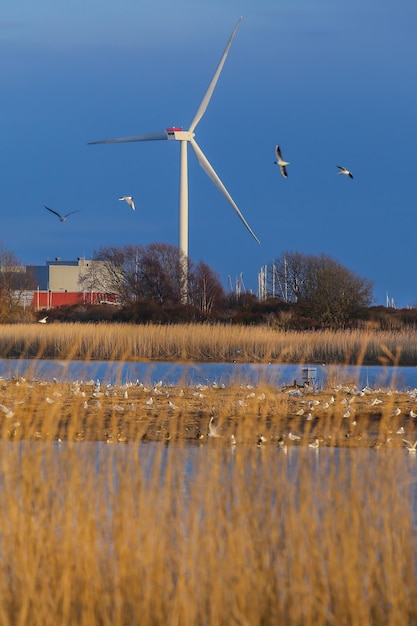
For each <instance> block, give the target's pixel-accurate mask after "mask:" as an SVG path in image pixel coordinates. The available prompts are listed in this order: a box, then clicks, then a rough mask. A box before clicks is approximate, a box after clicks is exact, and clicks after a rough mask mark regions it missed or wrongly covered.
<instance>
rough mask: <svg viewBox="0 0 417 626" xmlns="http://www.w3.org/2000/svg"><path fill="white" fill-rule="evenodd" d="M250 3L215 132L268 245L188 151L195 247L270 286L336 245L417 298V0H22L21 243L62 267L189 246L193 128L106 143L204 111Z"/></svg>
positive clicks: (403, 298) (395, 289) (381, 298)
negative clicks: (291, 266) (181, 199)
mask: <svg viewBox="0 0 417 626" xmlns="http://www.w3.org/2000/svg"><path fill="white" fill-rule="evenodd" d="M240 16H243V20H242V22H241V24H240V26H239V29H238V31H237V34H236V37H235V39H234V41H233V44H232V47H231V49H230V53H229V56H228V58H227V60H226V63H225V66H224V68H223V72H222V74H221V76H220V79H219V82H218V83H217V87H216V90H215V92H214V95H213V97H212V99H211V102H210V104H209V106H208V109H207V111H206V114H205V116H204V117H203V119H202V120H201V122H200V123H199V125H198V127H197V130H196V139H197V141H198V143H199V145H200V147H201V148H202V150H203V151H204V153H205V155H206V156H207V158H208V159H209V161H210V162H211V164H212V165H213V167H214V168H215V170H216V171H217V173H218V174H219V176H220V178H221V179H222V181H223V183H224V184H225V185H226V187H227V189H228V190H229V192H230V193H231V195H232V197H233V198H234V200H235V201H236V203H237V204H238V206H239V208H240V210H241V211H242V213H243V214H244V216H245V218H246V219H247V221H248V222H249V224H250V226H251V227H252V229H253V230H254V231H255V233H256V235H257V236H258V237H259V239H260V240H261V244H260V245H259V244H257V243H256V242H255V241H254V240H253V239H252V237H251V236H250V234H249V233H248V232H247V230H246V229H245V228H244V226H243V224H242V223H241V222H240V220H239V219H238V217H237V216H236V214H235V213H234V211H233V209H232V208H231V207H230V205H229V204H228V203H227V201H226V200H225V199H224V197H223V196H222V195H221V194H220V192H219V191H218V189H217V188H216V187H214V185H213V184H212V182H211V181H210V180H209V179H208V177H207V176H206V174H205V173H204V172H203V170H202V169H201V168H200V166H199V165H198V163H197V161H196V159H195V157H194V154H193V153H192V151H191V150H189V254H190V257H191V258H192V259H193V260H194V261H196V262H198V261H200V260H203V261H204V262H206V263H208V264H209V265H210V266H211V267H212V268H213V269H214V270H215V271H216V272H217V273H218V274H219V276H220V278H221V280H222V282H223V284H224V286H225V287H227V285H228V277H229V276H230V277H231V279H232V281H233V282H234V280H235V278H236V277H238V276H240V275H242V277H243V281H244V285H245V287H246V289H252V290H253V291H255V292H256V291H257V277H258V271H259V269H260V267H261V266H263V265H265V264H269V263H271V261H272V260H273V259H274V258H276V257H279V256H280V255H281V254H282V253H283V252H284V251H292V252H302V253H305V254H321V253H325V254H327V255H329V256H331V257H332V258H334V259H336V260H337V261H339V262H340V263H342V264H343V265H344V266H346V267H348V268H349V269H350V270H352V271H353V272H355V273H357V274H359V275H360V276H363V277H365V278H367V279H369V280H371V281H374V284H375V288H374V295H375V304H385V301H386V294H387V292H388V295H389V297H390V298H394V300H395V302H396V305H397V306H398V307H402V306H408V305H410V304H412V303H415V302H416V301H417V280H416V278H417V277H416V270H415V261H414V249H415V241H416V236H415V224H416V215H415V214H416V206H415V205H416V196H417V192H416V189H415V187H416V184H415V183H416V175H415V161H416V154H415V145H416V139H417V122H416V110H417V81H416V80H415V76H416V71H415V70H416V65H417V37H416V23H417V4H416V2H415V0H402V2H401V3H399V2H397V0H381V1H380V2H378V3H375V0H351V1H350V2H349V3H348V4H346V3H344V2H341V1H335V0H317V2H314V3H313V2H311V0H258V2H256V3H255V2H253V1H249V0H243V1H241V2H238V1H237V0H228V1H227V2H224V0H211V1H210V2H207V0H204V1H203V0H183V1H170V0H104V1H103V0H101V1H100V2H99V1H98V0H83V1H81V0H72V2H71V3H60V2H56V0H37V2H36V3H34V2H33V0H19V1H18V2H16V0H4V2H3V4H2V12H1V16H0V54H1V58H2V65H1V70H0V75H1V83H0V84H1V102H2V151H1V155H0V167H1V178H2V185H1V186H0V219H1V229H0V241H1V242H2V244H3V246H4V247H5V248H6V249H7V250H10V251H12V252H14V253H15V254H16V255H17V256H18V258H19V259H20V260H21V261H22V263H25V264H31V263H34V264H44V263H45V261H46V260H47V259H54V258H55V257H61V258H62V259H75V258H77V257H79V256H86V257H89V256H91V255H92V253H93V252H94V250H97V249H98V248H99V247H100V246H106V245H109V246H110V245H112V246H124V245H125V244H135V243H138V244H143V245H147V244H149V243H151V242H154V241H158V242H166V243H170V244H174V245H177V244H178V179H179V144H178V142H154V143H150V142H146V143H134V144H120V145H109V146H87V142H89V141H95V140H100V139H106V138H112V137H121V136H126V135H135V134H140V133H146V132H152V131H159V130H164V129H165V128H167V127H168V126H173V125H178V126H183V127H184V128H187V127H188V125H189V124H190V122H191V120H192V118H193V117H194V114H195V112H196V110H197V108H198V105H199V104H200V101H201V98H202V97H203V95H204V92H205V90H206V88H207V86H208V84H209V82H210V80H211V77H212V75H213V73H214V71H215V69H216V66H217V63H218V61H219V59H220V57H221V55H222V53H223V50H224V47H225V45H226V43H227V40H228V38H229V36H230V34H231V32H232V30H233V28H234V26H235V24H236V22H237V20H238V19H239V17H240ZM277 143H278V144H280V146H281V148H282V151H283V154H284V157H285V158H286V159H287V160H288V161H290V163H291V165H290V166H289V167H288V179H284V178H283V177H282V176H281V175H280V173H279V170H278V168H277V167H276V166H275V165H274V160H275V155H274V148H275V145H276V144H277ZM337 165H344V166H346V167H347V168H349V169H350V170H351V171H352V172H353V174H354V177H355V178H354V179H353V180H350V179H349V178H347V177H345V176H338V175H337V171H338V170H337V168H336V166H337ZM122 195H133V196H134V197H135V201H136V207H137V209H136V212H135V213H133V212H132V211H131V210H130V209H129V207H128V206H127V205H126V204H125V203H122V202H119V201H118V198H119V196H122ZM44 204H46V205H48V206H50V207H51V208H53V209H55V210H57V211H59V212H61V213H67V212H69V211H74V210H78V211H79V213H77V214H75V215H73V216H71V217H70V218H69V219H68V221H67V222H65V223H61V222H59V221H58V219H56V218H55V216H53V215H51V214H50V213H48V212H47V211H46V210H45V209H44V208H43V205H44Z"/></svg>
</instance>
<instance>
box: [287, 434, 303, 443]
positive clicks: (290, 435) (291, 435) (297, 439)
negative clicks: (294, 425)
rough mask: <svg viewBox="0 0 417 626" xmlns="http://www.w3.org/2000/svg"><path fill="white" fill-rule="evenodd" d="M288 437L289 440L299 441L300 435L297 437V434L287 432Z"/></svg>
mask: <svg viewBox="0 0 417 626" xmlns="http://www.w3.org/2000/svg"><path fill="white" fill-rule="evenodd" d="M288 439H291V441H299V440H300V439H301V437H299V436H298V435H293V434H292V433H288Z"/></svg>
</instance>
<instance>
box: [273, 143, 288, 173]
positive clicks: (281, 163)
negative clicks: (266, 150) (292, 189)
mask: <svg viewBox="0 0 417 626" xmlns="http://www.w3.org/2000/svg"><path fill="white" fill-rule="evenodd" d="M275 154H276V157H277V160H276V161H274V163H275V165H278V167H279V169H280V171H281V174H282V175H283V177H284V178H288V174H287V169H286V166H287V165H289V164H290V163H289V161H284V159H283V158H282V154H281V150H280V147H279V146H275Z"/></svg>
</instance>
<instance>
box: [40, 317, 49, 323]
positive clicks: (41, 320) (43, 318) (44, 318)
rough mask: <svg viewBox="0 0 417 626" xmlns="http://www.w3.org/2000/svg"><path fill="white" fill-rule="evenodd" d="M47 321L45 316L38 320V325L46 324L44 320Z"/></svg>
mask: <svg viewBox="0 0 417 626" xmlns="http://www.w3.org/2000/svg"><path fill="white" fill-rule="evenodd" d="M47 319H48V316H47V315H45V317H42V318H41V319H40V320H38V323H39V324H46V320H47Z"/></svg>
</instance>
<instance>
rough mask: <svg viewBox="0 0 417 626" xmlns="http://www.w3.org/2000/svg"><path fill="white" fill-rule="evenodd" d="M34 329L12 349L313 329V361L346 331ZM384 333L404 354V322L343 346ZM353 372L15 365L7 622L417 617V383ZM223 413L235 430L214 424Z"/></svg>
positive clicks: (151, 625) (1, 540)
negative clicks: (128, 374) (52, 372)
mask: <svg viewBox="0 0 417 626" xmlns="http://www.w3.org/2000/svg"><path fill="white" fill-rule="evenodd" d="M26 328H27V335H26V336H25V335H24V333H23V332H22V330H23V329H22V327H6V328H4V331H5V332H4V333H2V337H1V341H2V342H3V343H2V345H3V350H6V352H7V353H8V354H9V356H10V352H11V351H12V350H16V349H17V347H18V346H19V349H20V353H21V355H24V356H26V357H27V356H30V355H32V356H38V357H45V356H59V357H60V358H64V357H65V358H86V359H92V358H109V359H112V360H113V359H117V358H145V357H143V356H142V357H139V353H140V354H142V352H140V351H145V352H146V353H147V354H148V356H147V357H146V358H149V359H160V358H162V357H161V354H165V358H168V357H169V358H173V355H174V354H176V353H177V351H178V353H179V354H181V358H184V359H185V358H187V359H189V358H192V357H191V354H194V352H193V351H195V350H196V349H197V346H200V347H199V348H198V349H201V347H202V346H204V349H202V352H201V353H200V354H203V355H204V358H213V359H216V360H221V359H220V357H219V354H223V355H224V360H228V359H230V358H232V356H233V357H236V358H241V357H239V355H241V354H242V350H243V354H244V355H245V356H247V355H252V358H255V357H254V354H255V353H256V354H257V355H258V356H257V359H258V360H263V359H264V358H265V357H264V356H263V357H262V358H261V357H260V356H259V355H260V354H262V353H263V351H264V350H265V351H266V350H268V351H269V352H268V358H272V354H273V351H275V350H277V354H278V355H279V358H280V359H281V360H283V361H285V360H290V359H294V355H295V354H298V353H297V352H296V348H297V346H299V347H300V357H299V358H300V360H302V361H304V359H307V357H306V355H307V354H310V355H311V354H312V353H314V354H317V352H316V350H317V348H318V345H319V346H320V350H323V349H324V348H323V346H324V345H327V346H328V349H329V350H330V347H331V346H333V348H334V346H335V345H336V340H337V341H339V342H343V341H344V339H343V336H342V335H337V337H336V336H335V335H334V334H333V335H332V334H331V333H323V334H322V335H321V337H319V336H318V335H316V334H315V335H309V334H302V335H297V334H290V335H278V336H277V335H276V333H273V332H272V331H266V329H263V330H262V329H237V332H236V334H234V329H233V328H224V327H213V328H212V327H207V329H197V330H198V331H199V330H201V335H198V333H197V331H196V333H192V332H191V330H195V329H194V328H191V327H187V326H186V327H181V328H177V327H155V328H154V327H152V326H149V327H144V328H141V327H130V326H129V327H124V326H120V327H114V326H105V325H103V326H97V327H96V326H92V327H81V326H77V325H75V326H58V325H57V326H56V327H55V326H54V325H51V326H46V327H43V326H41V327H39V326H34V325H30V326H27V327H26ZM206 330H207V333H208V334H205V332H206ZM19 331H20V335H19V337H18V333H19ZM174 331H175V332H174ZM257 331H259V333H258V332H257ZM264 331H265V334H263V332H264ZM13 332H16V333H17V334H13ZM229 332H230V337H229V336H228V334H227V333H229ZM158 333H159V334H158ZM209 333H213V334H212V335H210V334H209ZM194 334H196V335H198V338H197V339H196V338H195V337H194V336H193V335H194ZM377 337H379V341H380V343H379V348H378V350H379V351H378V355H379V357H383V358H386V359H387V360H388V361H389V362H390V363H393V364H394V363H396V362H398V360H399V354H400V347H399V346H400V345H401V344H400V340H401V341H405V337H404V336H401V337H398V336H397V337H395V336H394V337H391V340H392V341H391V340H390V337H389V336H384V337H381V335H375V336H374V335H367V336H366V337H365V339H363V336H362V343H361V342H360V337H359V336H356V335H354V334H352V335H351V337H350V339H349V334H347V335H346V339H345V340H346V341H347V342H348V345H347V346H346V345H345V344H343V345H344V346H345V347H344V350H346V353H348V352H349V351H350V350H351V349H352V347H353V346H354V345H355V344H354V342H355V341H356V342H357V348H356V350H357V352H356V357H355V358H358V359H359V360H365V354H367V353H368V351H369V349H370V348H369V346H370V345H371V344H372V342H373V341H375V345H376V342H377ZM303 338H304V339H303ZM18 341H20V342H21V343H20V344H19V343H18ZM269 341H270V342H272V344H271V345H269V344H268V342H269ZM274 341H276V342H281V343H280V344H279V346H280V347H279V348H278V347H277V344H276V343H273V342H274ZM303 341H304V346H303ZM325 341H326V342H327V344H326V343H324V342H325ZM158 342H159V344H160V345H158ZM262 342H264V343H262ZM298 342H299V343H298ZM308 342H310V344H309V343H308ZM314 342H315V343H314ZM320 342H321V343H320ZM349 342H350V343H349ZM258 343H259V346H258ZM409 343H410V344H411V338H409ZM313 344H314V345H313ZM238 346H241V347H239V348H238ZM242 346H243V347H242ZM308 350H311V351H312V352H308ZM147 351H149V352H147ZM342 352H343V350H342ZM3 354H4V353H3ZM321 354H324V352H321ZM349 354H350V352H349ZM150 355H152V356H150ZM226 355H227V358H226ZM193 358H196V357H195V356H194V357H193ZM201 358H202V356H200V359H199V360H201ZM349 358H350V357H349ZM307 360H312V359H311V358H308V359H307ZM320 360H323V361H325V362H329V360H331V359H329V358H327V357H326V358H323V359H320ZM342 362H344V361H343V360H342ZM336 370H337V368H335V372H336ZM335 377H336V373H335V374H334V377H333V379H332V380H331V386H329V387H328V388H326V389H323V390H320V391H319V392H317V393H313V392H312V390H309V389H304V390H302V391H301V392H300V390H299V389H288V388H283V387H276V386H271V385H268V384H267V383H266V382H263V381H261V382H260V383H259V384H258V385H257V387H256V388H253V387H252V386H250V385H247V384H245V383H244V381H239V382H238V381H236V382H233V383H232V384H231V385H230V386H228V387H224V388H223V387H222V386H221V385H218V386H216V385H213V386H207V385H201V384H200V385H194V386H187V385H185V384H181V385H178V386H176V387H171V386H165V385H164V384H162V385H160V386H158V387H156V386H155V387H153V386H151V385H146V384H143V383H140V384H123V385H120V386H116V385H114V386H112V387H109V388H105V387H104V385H103V386H102V387H101V388H100V390H97V389H98V388H97V384H96V383H95V382H94V381H71V382H67V383H56V382H51V381H44V380H38V379H33V378H32V376H31V375H30V371H29V370H28V372H27V374H26V375H24V376H22V377H20V378H17V377H11V378H10V379H3V380H1V381H0V383H1V386H0V403H1V404H2V405H3V406H4V407H7V408H8V409H10V411H9V412H6V411H5V410H3V409H2V410H1V411H0V624H1V626H3V625H4V626H16V625H22V626H23V625H30V626H38V625H39V626H49V625H54V626H55V625H56V624H59V625H60V626H67V625H68V626H69V625H71V626H72V625H73V624H79V625H80V626H91V625H96V624H97V625H99V626H110V625H111V626H135V625H138V626H139V625H140V626H142V625H146V626H235V625H236V626H238V625H239V626H245V625H248V626H270V625H271V626H272V625H273V626H275V625H276V624H288V625H291V626H292V625H295V626H310V625H311V626H313V625H314V626H330V625H335V626H339V625H342V626H363V625H368V624H369V625H374V624H375V625H384V626H385V625H386V626H397V625H398V626H400V625H401V626H403V625H409V626H411V625H412V624H415V623H416V622H417V596H416V594H415V592H414V587H415V580H416V532H415V531H416V513H415V512H416V498H417V493H416V489H415V476H416V475H417V474H416V469H417V465H416V463H417V455H414V454H412V453H409V452H407V451H406V450H405V449H402V448H403V441H402V439H403V436H405V437H406V438H407V439H409V440H411V441H414V440H415V439H416V438H417V424H416V423H415V419H414V418H413V417H412V416H410V413H409V412H410V410H412V409H415V408H416V402H417V399H416V394H415V393H414V392H409V393H406V392H402V393H396V392H395V390H381V389H377V390H374V391H373V390H370V389H366V392H365V391H363V392H360V390H358V389H357V388H356V387H355V385H354V384H353V383H349V384H347V383H346V382H345V383H344V384H340V381H337V380H336V378H335ZM150 399H152V403H149V400H150ZM375 399H378V401H380V402H379V404H375V403H374V402H373V401H374V400H375ZM313 401H314V402H315V404H314V405H310V404H309V403H310V402H313ZM170 402H171V404H169V403H170ZM317 402H318V404H317ZM327 404H328V406H327ZM349 406H350V407H351V408H350V410H349V411H347V408H348V407H349ZM399 408H401V412H400V413H399V414H398V415H395V411H394V409H399ZM301 409H302V410H303V411H304V412H303V413H302V414H301V413H300V410H301ZM308 412H310V413H311V414H312V419H311V420H308V419H307V413H308ZM348 413H349V415H348ZM394 415H395V416H394ZM212 416H214V420H215V423H216V426H217V428H218V434H219V435H220V436H219V437H210V438H209V437H207V436H205V435H206V433H207V432H208V425H209V421H210V419H211V417H212ZM399 427H402V428H404V429H405V433H406V434H405V435H402V434H397V431H398V429H399ZM290 431H291V432H292V433H297V434H298V436H299V437H300V439H299V440H297V441H293V440H292V439H290V438H289V433H290ZM398 432H399V431H398ZM401 432H402V431H401ZM232 434H233V435H234V436H235V437H236V440H237V444H236V445H232V442H231V435H232ZM259 434H262V435H263V437H264V440H265V441H264V442H263V443H262V444H260V445H258V437H259ZM197 435H201V436H202V439H201V438H197ZM315 439H318V441H319V448H318V449H312V448H310V447H309V446H308V444H309V443H311V442H313V441H314V440H315ZM282 443H284V444H285V446H287V448H284V447H283V446H282ZM285 450H286V452H285Z"/></svg>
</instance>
